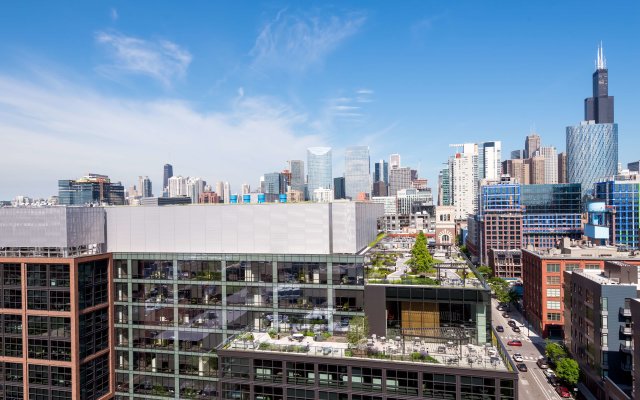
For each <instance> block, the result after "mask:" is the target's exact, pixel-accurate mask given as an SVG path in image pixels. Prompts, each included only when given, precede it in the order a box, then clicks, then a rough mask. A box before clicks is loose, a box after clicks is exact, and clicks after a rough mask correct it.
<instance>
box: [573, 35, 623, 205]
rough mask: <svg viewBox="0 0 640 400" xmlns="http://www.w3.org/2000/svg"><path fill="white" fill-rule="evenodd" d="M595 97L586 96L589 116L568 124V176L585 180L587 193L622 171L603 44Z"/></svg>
mask: <svg viewBox="0 0 640 400" xmlns="http://www.w3.org/2000/svg"><path fill="white" fill-rule="evenodd" d="M592 79H593V97H589V98H587V99H585V117H584V118H585V120H584V121H583V122H581V123H580V125H576V126H569V127H567V180H568V181H569V182H571V183H580V184H582V192H583V195H586V194H589V193H592V191H593V184H594V183H596V182H597V181H598V180H600V179H604V178H607V177H610V176H613V175H615V174H616V172H617V171H618V124H616V123H614V122H613V121H614V120H613V96H609V95H608V70H607V65H606V62H605V59H604V54H603V51H602V47H599V48H598V58H597V61H596V71H595V72H594V73H593V77H592Z"/></svg>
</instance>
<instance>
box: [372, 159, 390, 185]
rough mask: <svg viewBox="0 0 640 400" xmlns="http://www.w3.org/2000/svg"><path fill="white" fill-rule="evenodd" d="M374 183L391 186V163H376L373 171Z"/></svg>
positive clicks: (383, 161)
mask: <svg viewBox="0 0 640 400" xmlns="http://www.w3.org/2000/svg"><path fill="white" fill-rule="evenodd" d="M373 181H374V182H384V183H386V184H387V185H388V184H389V163H388V162H386V161H385V160H380V161H378V162H377V163H375V166H374V170H373Z"/></svg>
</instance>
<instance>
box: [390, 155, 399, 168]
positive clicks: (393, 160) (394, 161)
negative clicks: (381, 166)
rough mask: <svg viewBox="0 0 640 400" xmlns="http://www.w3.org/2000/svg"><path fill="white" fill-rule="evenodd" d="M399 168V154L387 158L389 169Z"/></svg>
mask: <svg viewBox="0 0 640 400" xmlns="http://www.w3.org/2000/svg"><path fill="white" fill-rule="evenodd" d="M396 168H400V154H397V153H396V154H391V155H390V156H389V169H396Z"/></svg>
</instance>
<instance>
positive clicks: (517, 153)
mask: <svg viewBox="0 0 640 400" xmlns="http://www.w3.org/2000/svg"><path fill="white" fill-rule="evenodd" d="M522 158H524V150H513V151H511V159H512V160H520V159H522Z"/></svg>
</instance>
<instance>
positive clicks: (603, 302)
mask: <svg viewBox="0 0 640 400" xmlns="http://www.w3.org/2000/svg"><path fill="white" fill-rule="evenodd" d="M600 309H601V310H603V311H606V310H608V309H609V299H608V298H607V297H600Z"/></svg>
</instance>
